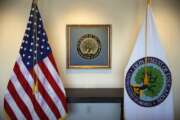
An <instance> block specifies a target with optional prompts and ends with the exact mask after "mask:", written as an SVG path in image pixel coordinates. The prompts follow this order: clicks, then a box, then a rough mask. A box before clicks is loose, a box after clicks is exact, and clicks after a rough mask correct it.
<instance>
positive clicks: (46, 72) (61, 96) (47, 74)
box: [38, 62, 67, 112]
mask: <svg viewBox="0 0 180 120" xmlns="http://www.w3.org/2000/svg"><path fill="white" fill-rule="evenodd" d="M38 64H39V66H40V68H41V70H42V72H43V74H44V75H45V77H46V79H47V80H48V81H49V83H50V84H51V86H52V88H53V89H54V90H55V93H56V94H57V96H58V97H59V99H60V100H61V102H62V105H63V107H64V109H65V111H66V112H67V103H66V97H65V95H64V93H63V92H62V91H61V89H60V88H59V86H58V85H57V84H56V82H55V80H54V79H53V77H52V75H51V73H50V72H49V70H48V69H47V67H46V65H45V64H44V63H43V62H38Z"/></svg>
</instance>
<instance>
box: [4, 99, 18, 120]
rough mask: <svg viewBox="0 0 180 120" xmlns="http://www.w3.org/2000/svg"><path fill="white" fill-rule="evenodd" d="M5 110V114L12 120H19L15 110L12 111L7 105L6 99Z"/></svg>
mask: <svg viewBox="0 0 180 120" xmlns="http://www.w3.org/2000/svg"><path fill="white" fill-rule="evenodd" d="M4 109H5V112H6V114H7V115H8V117H10V118H11V120H17V117H16V115H15V114H14V112H13V110H12V109H11V107H10V106H9V104H8V103H7V101H6V99H4Z"/></svg>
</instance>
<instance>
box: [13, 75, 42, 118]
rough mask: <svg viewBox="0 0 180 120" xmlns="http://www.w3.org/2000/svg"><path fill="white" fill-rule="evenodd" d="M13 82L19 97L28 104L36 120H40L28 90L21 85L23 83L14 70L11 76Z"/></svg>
mask: <svg viewBox="0 0 180 120" xmlns="http://www.w3.org/2000/svg"><path fill="white" fill-rule="evenodd" d="M11 82H12V84H13V85H14V87H15V89H16V91H17V93H18V95H19V97H20V98H21V100H22V101H23V102H24V103H25V104H26V106H27V107H28V110H29V112H30V114H31V116H32V118H33V119H34V120H39V117H38V115H37V114H36V112H35V110H34V108H33V104H32V102H31V100H30V98H29V96H28V95H27V94H26V92H25V91H24V89H23V87H22V86H21V84H20V83H19V80H18V79H17V76H16V74H15V73H14V72H13V73H12V77H11Z"/></svg>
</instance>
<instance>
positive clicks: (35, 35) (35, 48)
mask: <svg viewBox="0 0 180 120" xmlns="http://www.w3.org/2000/svg"><path fill="white" fill-rule="evenodd" d="M33 4H34V5H36V6H37V5H38V0H33ZM33 16H34V18H33V19H34V21H35V23H36V25H35V24H33V28H34V30H35V31H34V32H33V34H34V43H35V44H34V50H35V51H36V53H35V55H34V57H35V60H34V59H33V65H35V64H36V63H37V58H38V49H37V46H36V44H37V13H36V12H34V14H33ZM33 75H34V76H33V78H34V85H33V93H34V94H35V93H36V92H37V91H38V78H37V76H36V73H35V72H33Z"/></svg>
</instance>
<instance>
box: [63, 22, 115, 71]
mask: <svg viewBox="0 0 180 120" xmlns="http://www.w3.org/2000/svg"><path fill="white" fill-rule="evenodd" d="M111 32H112V27H111V25H110V24H103V25H101V24H100V25H97V24H94V25H83V24H81V25H75V24H70V25H66V37H67V60H66V67H67V69H111Z"/></svg>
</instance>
